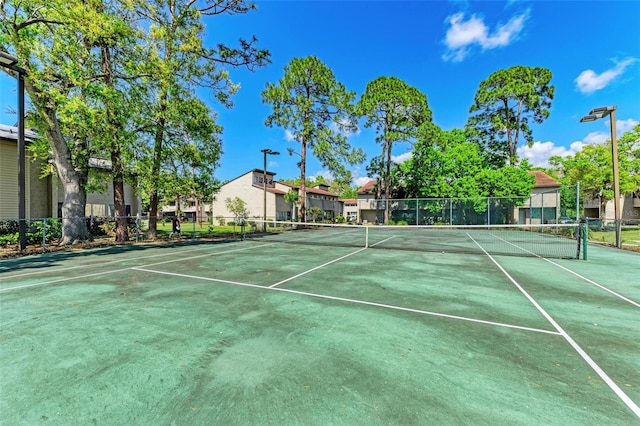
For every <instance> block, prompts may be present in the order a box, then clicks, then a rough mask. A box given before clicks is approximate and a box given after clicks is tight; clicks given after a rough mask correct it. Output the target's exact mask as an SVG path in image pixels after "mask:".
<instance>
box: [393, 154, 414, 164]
mask: <svg viewBox="0 0 640 426" xmlns="http://www.w3.org/2000/svg"><path fill="white" fill-rule="evenodd" d="M412 155H413V154H412V153H411V152H405V153H404V154H400V155H392V156H391V161H392V162H393V163H396V164H400V163H404V162H405V161H407V160H408V159H410V158H411V157H412Z"/></svg>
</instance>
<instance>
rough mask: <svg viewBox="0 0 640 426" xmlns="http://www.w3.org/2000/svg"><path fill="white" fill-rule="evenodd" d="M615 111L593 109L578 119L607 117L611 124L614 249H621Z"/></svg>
mask: <svg viewBox="0 0 640 426" xmlns="http://www.w3.org/2000/svg"><path fill="white" fill-rule="evenodd" d="M616 109H618V107H617V106H615V105H614V106H606V107H599V108H594V109H592V110H591V112H589V115H585V116H584V117H582V118H581V119H580V122H581V123H586V122H589V121H595V120H598V119H600V118H604V117H607V116H608V117H609V121H610V122H611V162H612V163H613V196H614V199H613V206H614V214H615V223H616V247H618V248H621V247H622V239H621V232H622V219H621V217H620V177H619V175H618V142H617V141H616Z"/></svg>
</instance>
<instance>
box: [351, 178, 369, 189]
mask: <svg viewBox="0 0 640 426" xmlns="http://www.w3.org/2000/svg"><path fill="white" fill-rule="evenodd" d="M370 180H371V178H370V177H367V176H361V177H358V178H355V179H354V180H353V183H354V184H355V186H357V187H358V188H362V187H363V186H365V185H366V184H367V182H369V181H370Z"/></svg>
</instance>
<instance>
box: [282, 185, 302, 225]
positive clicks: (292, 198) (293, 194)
mask: <svg viewBox="0 0 640 426" xmlns="http://www.w3.org/2000/svg"><path fill="white" fill-rule="evenodd" d="M284 201H285V202H287V203H289V204H291V220H295V219H297V218H295V205H296V203H298V201H300V194H298V191H296V190H295V189H290V190H288V191H287V193H286V194H284Z"/></svg>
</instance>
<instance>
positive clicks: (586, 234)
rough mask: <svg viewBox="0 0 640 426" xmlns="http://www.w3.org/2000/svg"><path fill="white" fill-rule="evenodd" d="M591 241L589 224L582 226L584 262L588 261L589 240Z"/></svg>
mask: <svg viewBox="0 0 640 426" xmlns="http://www.w3.org/2000/svg"><path fill="white" fill-rule="evenodd" d="M588 239H589V227H588V226H587V223H586V222H584V223H583V224H582V260H587V240H588Z"/></svg>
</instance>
